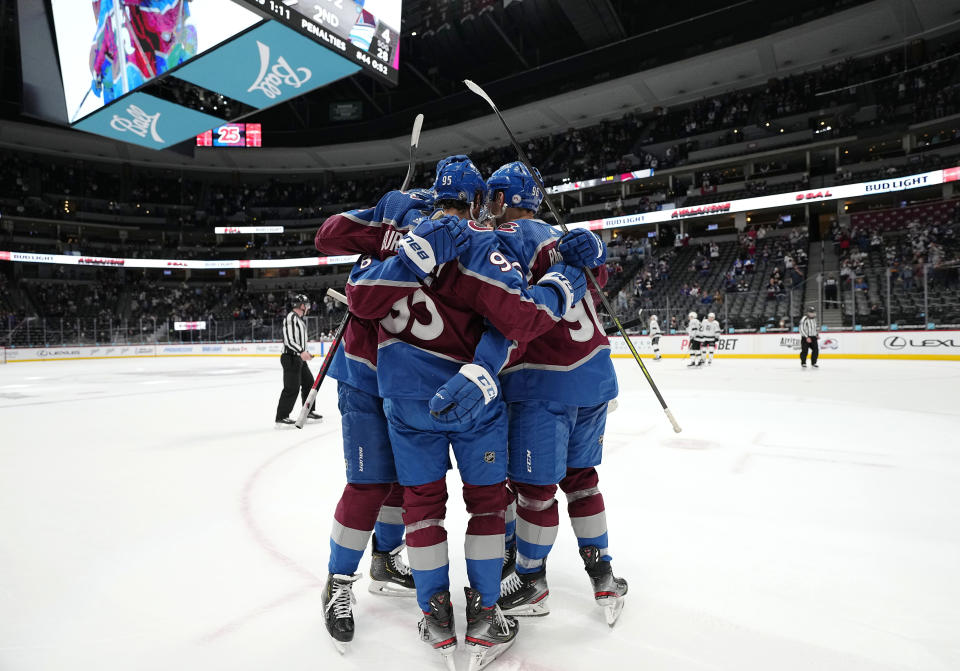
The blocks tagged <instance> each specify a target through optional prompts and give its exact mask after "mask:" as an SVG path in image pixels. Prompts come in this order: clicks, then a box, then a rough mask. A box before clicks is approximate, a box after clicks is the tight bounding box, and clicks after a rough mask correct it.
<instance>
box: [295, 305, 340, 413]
mask: <svg viewBox="0 0 960 671" xmlns="http://www.w3.org/2000/svg"><path fill="white" fill-rule="evenodd" d="M327 296H330V297H331V298H333V299H335V300H338V301H340V302H341V303H343V304H344V305H346V304H347V297H346V296H344V295H343V294H341V293H340V292H338V291H334V290H333V289H327ZM349 321H350V313H349V312H347V314H345V315H344V316H343V319H341V320H340V323H339V324H337V330H336V331H335V332H334V334H333V342H332V343H330V349H328V350H327V353H326V354H325V355H324V357H323V364H322V365H321V366H320V372H319V373H317V377H316V379H315V380H314V381H313V386H312V387H310V393H309V394H307V400H306V401H304V402H303V406H302V407H301V408H300V414H299V415H298V416H297V421H296V426H297V428H298V429H302V428H303V425H304V424H305V423H306V421H307V415H309V414H310V411H311V410H312V409H313V403H314V401H316V400H317V391H318V390H319V389H320V385H321V384H323V380H324V378H326V377H327V371H328V370H329V369H330V362H331V361H333V355H334V354H335V353H336V351H337V348H338V347H339V346H340V341H341V340H343V334H344V332H345V331H346V330H347V322H349Z"/></svg>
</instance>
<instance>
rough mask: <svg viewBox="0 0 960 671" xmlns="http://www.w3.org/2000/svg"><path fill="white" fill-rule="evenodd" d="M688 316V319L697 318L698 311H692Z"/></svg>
mask: <svg viewBox="0 0 960 671" xmlns="http://www.w3.org/2000/svg"><path fill="white" fill-rule="evenodd" d="M687 318H688V319H696V318H697V313H696V312H691V313H690V314H688V315H687Z"/></svg>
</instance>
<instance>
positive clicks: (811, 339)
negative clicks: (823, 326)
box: [800, 305, 820, 368]
mask: <svg viewBox="0 0 960 671" xmlns="http://www.w3.org/2000/svg"><path fill="white" fill-rule="evenodd" d="M819 337H820V329H819V328H818V327H817V311H816V310H815V309H814V307H813V306H812V305H811V306H810V307H808V308H807V315H806V316H805V317H804V318H803V319H801V320H800V366H801V367H803V368H806V367H807V350H810V365H811V366H813V367H814V368H816V367H817V358H818V357H819V356H820V343H819V342H818V340H817V339H818V338H819Z"/></svg>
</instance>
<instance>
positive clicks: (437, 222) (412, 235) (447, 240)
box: [397, 215, 469, 280]
mask: <svg viewBox="0 0 960 671" xmlns="http://www.w3.org/2000/svg"><path fill="white" fill-rule="evenodd" d="M468 244H469V237H468V235H467V222H466V221H465V220H463V219H460V218H458V217H454V216H452V215H448V216H446V217H440V218H439V219H428V220H427V221H423V222H421V223H419V224H417V226H416V228H414V229H413V230H412V231H410V232H409V233H407V234H406V235H405V236H403V237H402V238H401V239H400V242H399V243H397V256H398V257H399V258H400V261H401V262H402V263H403V265H404V266H406V267H407V269H409V270H410V272H412V273H413V274H414V275H416V276H417V278H418V279H421V280H422V279H423V278H425V277H426V276H427V275H429V274H430V273H431V271H433V269H434V268H436V267H437V266H439V265H440V264H441V263H446V262H447V261H452V260H453V259H455V258H457V256H459V255H460V252H462V251H463V250H465V249H466V248H467V245H468Z"/></svg>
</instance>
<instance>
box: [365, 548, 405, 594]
mask: <svg viewBox="0 0 960 671" xmlns="http://www.w3.org/2000/svg"><path fill="white" fill-rule="evenodd" d="M372 543H373V545H372V546H371V548H370V550H371V557H370V587H368V589H369V590H370V592H371V593H372V594H381V595H383V596H416V595H417V588H416V587H415V586H414V584H413V572H412V571H411V570H410V567H409V566H407V565H406V564H405V563H404V561H403V559H401V558H400V552H401V551H402V550H403V548H404V547H405V546H404V545H403V544H402V543H401V544H400V545H399V546H398V547H397V548H396V549H394V550H391V551H390V552H380V551H379V550H377V549H376V548H377V535H376V534H373V541H372Z"/></svg>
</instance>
